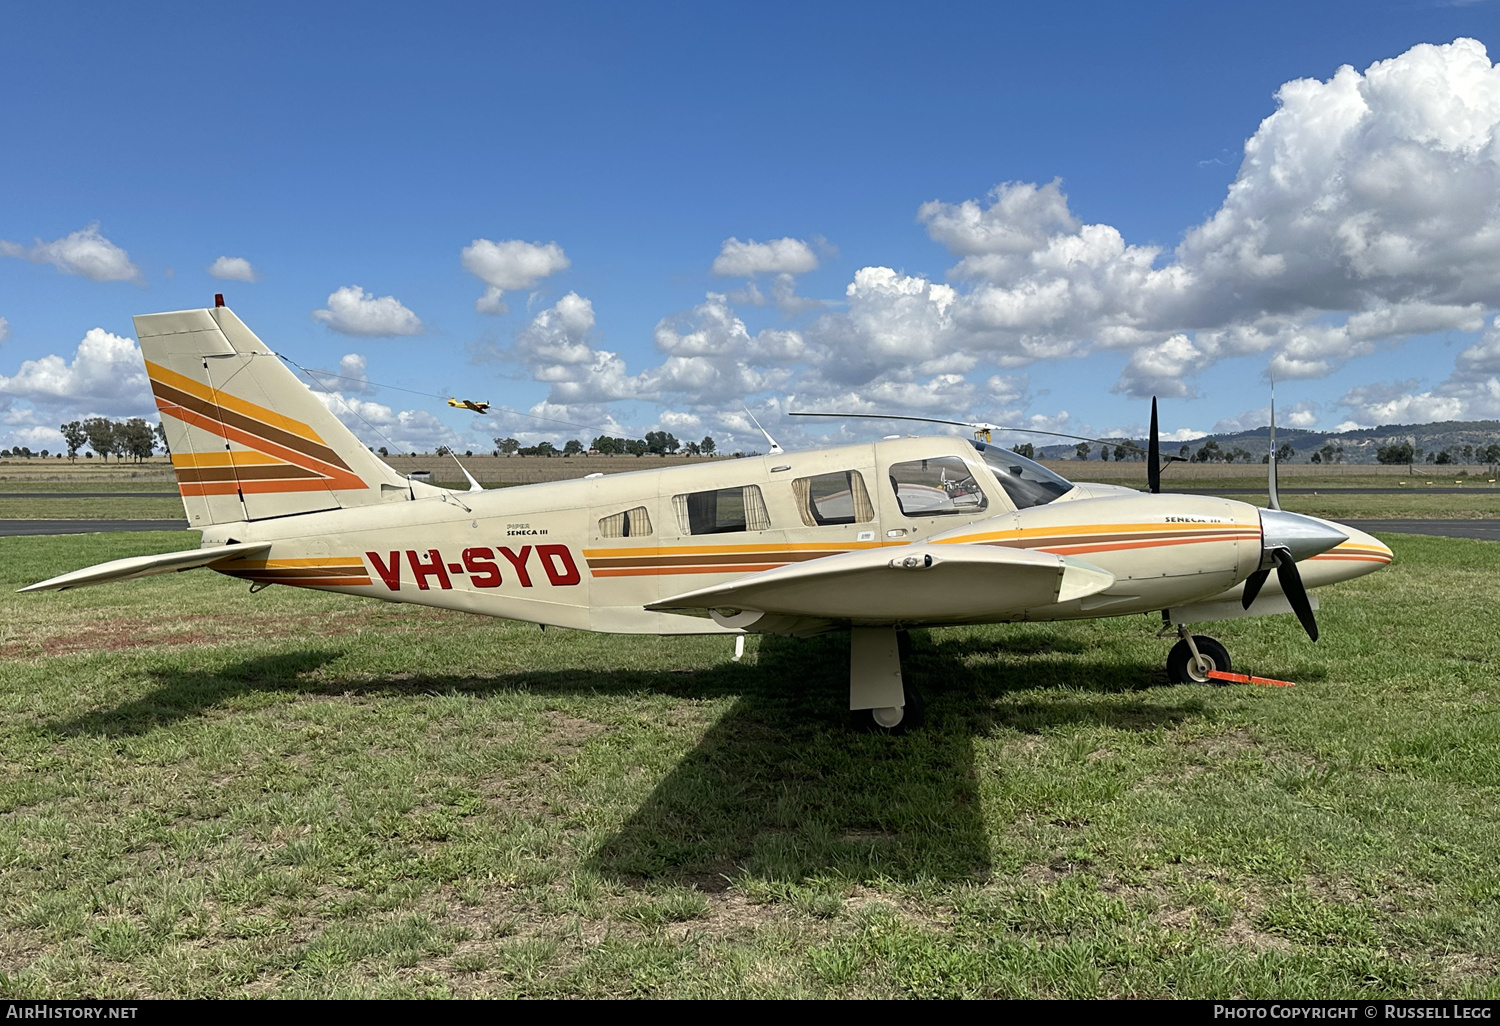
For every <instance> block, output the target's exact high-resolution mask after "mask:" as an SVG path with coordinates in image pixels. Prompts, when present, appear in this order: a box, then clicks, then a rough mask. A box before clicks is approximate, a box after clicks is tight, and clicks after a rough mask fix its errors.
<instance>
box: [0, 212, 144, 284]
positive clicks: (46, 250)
mask: <svg viewBox="0 0 1500 1026" xmlns="http://www.w3.org/2000/svg"><path fill="white" fill-rule="evenodd" d="M0 256H8V257H21V258H24V259H26V260H30V261H31V262H32V263H34V264H51V265H52V266H53V267H56V268H57V269H58V270H59V271H62V272H63V273H64V274H76V275H78V276H79V277H82V278H88V279H89V280H90V281H140V280H141V277H142V276H141V269H140V268H139V267H137V266H136V265H135V264H133V263H131V262H130V254H129V253H126V252H125V251H124V250H123V249H121V248H120V247H119V246H116V245H115V244H114V243H113V242H110V241H109V240H108V239H106V238H105V237H104V236H103V235H101V234H100V233H99V225H98V223H97V222H96V223H94V224H91V225H89V226H87V227H86V228H83V229H81V230H79V231H76V232H73V233H72V234H71V235H65V236H63V237H62V238H60V239H54V240H53V241H51V242H43V241H42V240H41V239H37V240H35V244H34V245H31V246H23V245H21V244H20V243H17V242H9V241H6V240H3V239H0Z"/></svg>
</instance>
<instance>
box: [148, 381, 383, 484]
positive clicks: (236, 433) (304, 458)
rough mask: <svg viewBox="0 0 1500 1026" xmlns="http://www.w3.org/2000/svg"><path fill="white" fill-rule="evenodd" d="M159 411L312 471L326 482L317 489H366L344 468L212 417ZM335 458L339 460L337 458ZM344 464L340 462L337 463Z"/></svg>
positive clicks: (170, 409)
mask: <svg viewBox="0 0 1500 1026" xmlns="http://www.w3.org/2000/svg"><path fill="white" fill-rule="evenodd" d="M157 405H158V406H159V407H160V408H161V411H162V412H163V413H165V414H167V415H169V416H172V417H175V418H177V419H178V420H180V421H182V422H183V423H185V424H189V425H192V426H193V427H196V428H201V429H203V430H204V431H208V432H211V433H213V434H216V435H218V436H219V437H220V438H224V439H227V440H229V441H231V442H239V443H240V444H241V445H243V446H246V447H247V448H251V449H258V450H260V451H261V452H264V453H266V454H267V455H271V456H279V457H281V458H282V459H284V460H286V461H287V462H288V463H293V464H296V465H297V466H300V467H304V468H306V469H308V470H312V471H315V472H317V473H319V474H321V475H322V476H323V477H324V478H326V479H327V482H328V483H327V484H326V485H325V484H323V483H321V482H320V483H319V484H318V485H317V487H318V488H323V487H333V488H365V487H368V486H367V485H366V484H365V483H364V481H362V480H360V479H359V478H358V477H356V476H355V475H353V474H351V473H349V471H348V470H347V469H340V468H338V467H334V466H332V465H330V464H328V463H326V462H324V461H322V460H319V459H316V458H313V457H311V456H309V454H307V453H304V452H300V451H295V450H291V449H287V448H284V447H282V446H280V445H278V444H276V443H275V442H272V441H270V440H269V439H266V438H261V437H259V436H257V435H253V434H251V433H249V432H247V431H241V430H238V429H236V428H233V427H230V426H229V425H228V424H224V423H220V422H219V421H217V420H214V419H213V418H212V417H211V416H208V415H206V414H202V413H199V412H196V411H194V410H191V409H185V408H183V407H181V406H176V405H171V404H167V403H164V402H158V403H157ZM334 459H338V457H337V456H335V457H334ZM342 462H343V461H342V460H340V463H342Z"/></svg>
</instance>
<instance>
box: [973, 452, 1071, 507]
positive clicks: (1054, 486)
mask: <svg viewBox="0 0 1500 1026" xmlns="http://www.w3.org/2000/svg"><path fill="white" fill-rule="evenodd" d="M971 444H972V445H973V446H974V448H976V449H978V450H979V454H980V455H981V456H983V457H984V462H985V464H986V465H987V466H988V467H989V468H990V473H992V474H994V475H995V480H996V481H999V482H1000V487H1001V488H1004V489H1005V494H1006V495H1009V496H1010V501H1011V502H1014V503H1015V504H1016V509H1026V508H1028V507H1030V506H1044V505H1046V504H1047V503H1049V502H1051V501H1052V500H1053V499H1055V498H1057V497H1058V496H1059V495H1063V494H1066V493H1067V492H1070V491H1072V490H1073V482H1071V481H1069V480H1068V479H1067V478H1065V477H1062V476H1060V475H1058V474H1054V473H1053V472H1052V471H1050V470H1048V469H1047V468H1046V467H1044V466H1042V465H1041V464H1040V463H1036V462H1034V461H1032V460H1029V459H1027V458H1026V457H1025V456H1022V455H1021V454H1020V453H1016V452H1012V451H1010V450H1009V449H1003V448H1001V447H1000V446H998V445H988V444H986V443H984V442H973V443H971Z"/></svg>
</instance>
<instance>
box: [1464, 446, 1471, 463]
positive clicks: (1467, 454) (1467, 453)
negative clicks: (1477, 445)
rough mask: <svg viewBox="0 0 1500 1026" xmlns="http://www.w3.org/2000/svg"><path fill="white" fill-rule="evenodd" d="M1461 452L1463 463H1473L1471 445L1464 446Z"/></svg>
mask: <svg viewBox="0 0 1500 1026" xmlns="http://www.w3.org/2000/svg"><path fill="white" fill-rule="evenodd" d="M1462 452H1463V455H1464V462H1465V463H1473V462H1474V447H1473V446H1472V445H1466V446H1464V447H1463V449H1462Z"/></svg>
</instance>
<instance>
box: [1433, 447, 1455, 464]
mask: <svg viewBox="0 0 1500 1026" xmlns="http://www.w3.org/2000/svg"><path fill="white" fill-rule="evenodd" d="M1432 462H1434V463H1443V464H1448V463H1452V462H1453V454H1452V453H1450V452H1449V451H1448V450H1447V449H1444V450H1443V451H1442V452H1440V453H1438V454H1437V456H1436V457H1435V458H1434V459H1433V461H1432Z"/></svg>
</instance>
